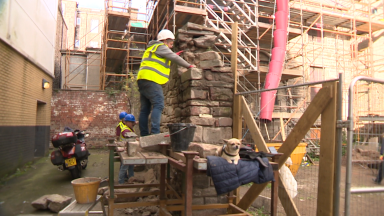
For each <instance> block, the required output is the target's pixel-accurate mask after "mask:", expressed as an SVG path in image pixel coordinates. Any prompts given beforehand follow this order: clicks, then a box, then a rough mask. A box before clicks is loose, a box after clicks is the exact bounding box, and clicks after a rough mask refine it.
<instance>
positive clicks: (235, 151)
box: [220, 138, 242, 164]
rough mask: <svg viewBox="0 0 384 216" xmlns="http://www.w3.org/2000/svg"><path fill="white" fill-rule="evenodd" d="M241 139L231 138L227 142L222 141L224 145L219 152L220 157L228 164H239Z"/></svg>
mask: <svg viewBox="0 0 384 216" xmlns="http://www.w3.org/2000/svg"><path fill="white" fill-rule="evenodd" d="M241 141H242V140H241V139H236V138H232V139H229V140H226V139H224V142H225V143H224V145H223V148H222V150H221V153H220V155H221V157H222V158H224V159H225V160H227V161H228V163H232V161H233V163H234V164H237V163H238V162H239V159H240V156H239V151H240V146H241Z"/></svg>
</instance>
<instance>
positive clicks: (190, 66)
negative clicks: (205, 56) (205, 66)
mask: <svg viewBox="0 0 384 216" xmlns="http://www.w3.org/2000/svg"><path fill="white" fill-rule="evenodd" d="M195 67H196V65H189V67H188V68H195Z"/></svg>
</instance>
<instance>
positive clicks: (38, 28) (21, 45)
mask: <svg viewBox="0 0 384 216" xmlns="http://www.w3.org/2000/svg"><path fill="white" fill-rule="evenodd" d="M57 4H58V1H57V0H0V38H1V39H3V40H5V41H7V42H8V43H9V44H10V45H11V46H13V47H14V48H15V49H17V50H19V51H21V52H22V53H23V54H24V55H26V56H27V57H28V58H30V59H31V60H32V61H34V62H36V63H38V64H39V66H41V67H43V68H44V70H45V71H47V72H48V73H50V74H52V76H53V74H54V57H55V39H56V19H57V6H58V5H57Z"/></svg>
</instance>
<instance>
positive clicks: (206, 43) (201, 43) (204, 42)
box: [193, 35, 217, 48]
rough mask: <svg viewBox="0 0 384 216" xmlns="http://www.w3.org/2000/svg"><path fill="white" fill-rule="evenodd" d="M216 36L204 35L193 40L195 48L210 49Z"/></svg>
mask: <svg viewBox="0 0 384 216" xmlns="http://www.w3.org/2000/svg"><path fill="white" fill-rule="evenodd" d="M216 38H217V36H216V35H204V36H201V37H198V38H195V39H193V42H194V43H195V46H196V47H200V48H210V47H213V46H214V45H215V40H216Z"/></svg>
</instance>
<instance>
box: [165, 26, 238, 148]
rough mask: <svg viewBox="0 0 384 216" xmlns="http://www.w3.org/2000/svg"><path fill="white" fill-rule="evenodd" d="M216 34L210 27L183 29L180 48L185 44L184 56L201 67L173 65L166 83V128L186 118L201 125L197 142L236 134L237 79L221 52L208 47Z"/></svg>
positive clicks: (180, 34)
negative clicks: (209, 29) (234, 102)
mask: <svg viewBox="0 0 384 216" xmlns="http://www.w3.org/2000/svg"><path fill="white" fill-rule="evenodd" d="M196 34H200V35H201V34H207V35H205V36H199V37H196ZM215 38H216V36H215V35H214V33H213V32H210V31H204V32H202V33H201V31H200V32H199V33H196V31H193V30H190V31H186V30H179V33H178V34H177V40H176V49H181V48H183V50H184V52H183V54H182V55H181V57H183V58H184V59H185V60H186V61H187V62H189V63H190V64H195V65H196V66H197V67H196V68H191V69H186V68H183V67H181V66H175V65H173V66H172V69H171V75H170V80H169V82H168V83H167V84H166V85H164V95H165V107H164V111H163V116H162V123H161V129H162V131H167V130H168V128H167V124H168V123H179V122H183V123H193V124H195V125H196V126H197V128H196V132H195V137H194V139H193V141H194V142H199V143H208V144H221V143H223V139H228V138H231V137H232V101H233V82H234V80H233V75H232V71H231V68H230V67H225V66H224V63H223V61H222V59H221V57H220V55H219V54H218V53H216V52H214V51H207V50H210V47H212V46H213V43H214V39H215ZM211 116H212V117H211Z"/></svg>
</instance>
